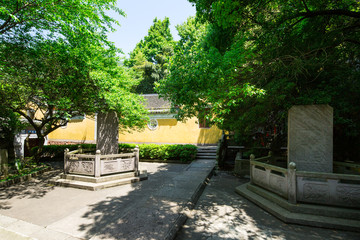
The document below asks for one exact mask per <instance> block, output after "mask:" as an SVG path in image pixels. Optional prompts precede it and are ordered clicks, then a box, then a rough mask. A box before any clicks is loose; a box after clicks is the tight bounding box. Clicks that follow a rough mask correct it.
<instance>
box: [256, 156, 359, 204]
mask: <svg viewBox="0 0 360 240" xmlns="http://www.w3.org/2000/svg"><path fill="white" fill-rule="evenodd" d="M266 158H270V157H266ZM266 158H259V159H255V157H254V156H252V157H251V159H250V178H251V183H252V184H255V185H257V186H259V187H262V188H264V189H266V190H268V191H271V192H273V193H275V194H277V195H279V196H281V197H283V198H285V199H287V200H288V201H289V202H290V203H294V204H295V203H297V202H304V203H312V204H326V205H334V206H346V207H355V208H360V176H358V175H350V174H335V173H320V172H304V171H296V165H295V163H293V162H291V163H290V164H289V166H288V168H287V169H286V168H281V167H277V166H274V165H271V164H268V163H265V161H264V160H265V159H266Z"/></svg>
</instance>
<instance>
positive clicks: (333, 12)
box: [295, 9, 360, 18]
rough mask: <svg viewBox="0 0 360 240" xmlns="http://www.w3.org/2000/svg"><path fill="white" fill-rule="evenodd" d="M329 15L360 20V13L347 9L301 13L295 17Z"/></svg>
mask: <svg viewBox="0 0 360 240" xmlns="http://www.w3.org/2000/svg"><path fill="white" fill-rule="evenodd" d="M329 15H337V16H347V17H352V18H360V12H354V11H349V10H345V9H332V10H320V11H307V12H301V13H299V14H297V15H296V16H295V17H300V16H302V17H305V18H311V17H317V16H329Z"/></svg>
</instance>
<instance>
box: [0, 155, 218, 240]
mask: <svg viewBox="0 0 360 240" xmlns="http://www.w3.org/2000/svg"><path fill="white" fill-rule="evenodd" d="M214 166H215V161H212V162H209V161H204V163H203V168H202V167H201V163H200V164H198V163H196V162H195V164H194V165H193V167H192V165H191V164H190V165H184V164H162V163H140V169H141V170H147V171H148V180H146V181H143V182H139V183H133V184H128V185H123V186H117V187H113V188H108V189H102V190H99V191H88V190H82V189H73V188H63V187H57V186H54V185H51V184H48V183H47V182H46V180H48V179H49V178H50V177H54V176H56V174H60V172H61V170H58V171H57V172H56V171H53V172H49V173H47V174H48V176H43V177H40V178H37V179H32V180H31V181H30V182H27V183H21V184H17V185H14V186H11V187H9V188H6V189H1V190H0V227H2V229H3V230H4V231H9V232H13V233H14V234H16V233H19V234H20V236H23V237H30V239H31V238H36V239H40V240H42V239H46V240H48V239H54V240H58V239H59V240H65V239H66V240H70V239H172V238H173V237H174V236H175V233H176V231H177V230H178V229H179V227H180V225H181V224H182V223H183V222H184V221H185V219H186V216H185V212H186V211H187V210H188V208H189V207H191V206H192V204H193V203H194V201H195V200H196V199H198V195H199V192H200V191H201V190H202V189H203V186H204V181H205V180H206V179H207V177H208V176H209V175H210V174H211V172H212V169H213V168H214ZM53 175H54V176H53ZM14 219H16V220H15V221H14ZM4 231H3V232H4ZM0 239H2V238H0Z"/></svg>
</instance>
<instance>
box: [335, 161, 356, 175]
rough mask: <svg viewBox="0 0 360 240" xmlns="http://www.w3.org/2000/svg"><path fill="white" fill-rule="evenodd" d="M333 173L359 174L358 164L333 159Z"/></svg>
mask: <svg viewBox="0 0 360 240" xmlns="http://www.w3.org/2000/svg"><path fill="white" fill-rule="evenodd" d="M334 173H345V174H354V175H360V164H358V163H351V162H338V161H334Z"/></svg>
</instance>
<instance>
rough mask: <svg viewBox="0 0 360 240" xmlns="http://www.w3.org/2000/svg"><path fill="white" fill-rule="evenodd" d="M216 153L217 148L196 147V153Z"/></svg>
mask: <svg viewBox="0 0 360 240" xmlns="http://www.w3.org/2000/svg"><path fill="white" fill-rule="evenodd" d="M214 150H215V151H216V150H217V147H198V151H214Z"/></svg>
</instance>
